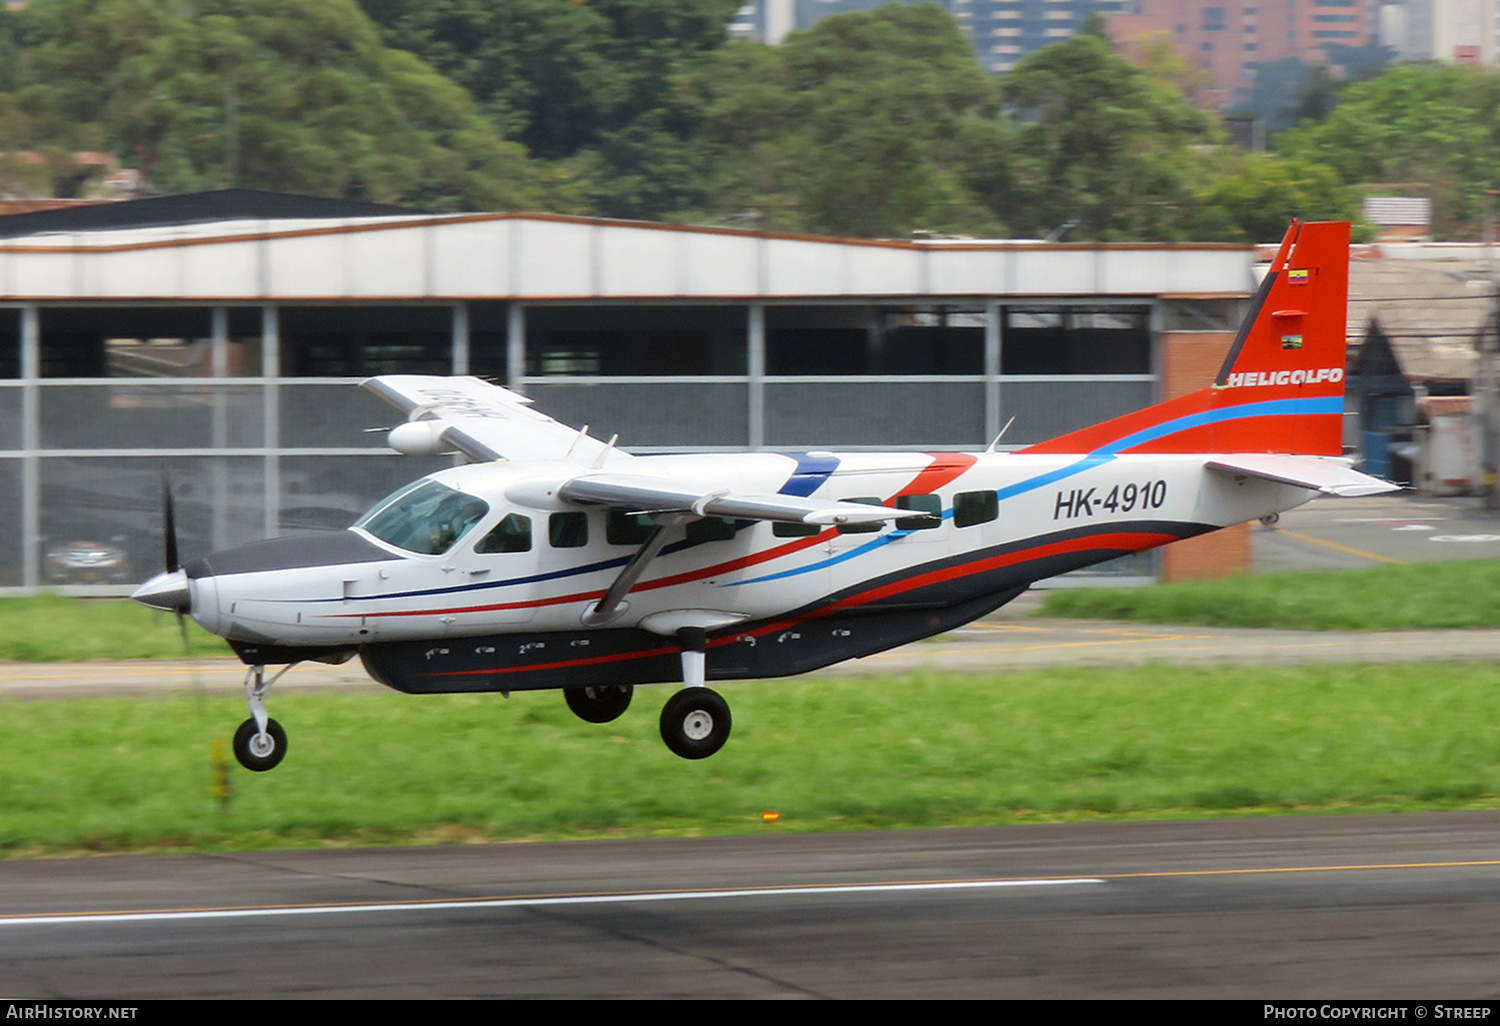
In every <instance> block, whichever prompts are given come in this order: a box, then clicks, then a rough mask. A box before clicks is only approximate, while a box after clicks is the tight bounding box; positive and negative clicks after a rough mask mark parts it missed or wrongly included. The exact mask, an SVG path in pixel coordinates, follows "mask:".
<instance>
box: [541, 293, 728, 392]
mask: <svg viewBox="0 0 1500 1026" xmlns="http://www.w3.org/2000/svg"><path fill="white" fill-rule="evenodd" d="M746 317H747V314H746V313H745V311H744V310H743V309H742V308H735V307H718V306H686V305H685V306H530V307H528V308H527V310H526V374H527V376H528V377H593V376H606V377H608V376H626V377H636V376H640V377H672V376H680V375H719V374H725V375H728V374H744V373H745V369H746V357H745V353H746V343H745V331H746Z"/></svg>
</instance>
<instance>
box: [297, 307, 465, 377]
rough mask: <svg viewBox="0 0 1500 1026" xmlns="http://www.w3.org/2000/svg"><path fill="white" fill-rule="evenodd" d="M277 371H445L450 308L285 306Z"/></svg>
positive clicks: (450, 338)
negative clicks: (279, 369)
mask: <svg viewBox="0 0 1500 1026" xmlns="http://www.w3.org/2000/svg"><path fill="white" fill-rule="evenodd" d="M278 316H279V318H280V333H281V373H282V374H283V375H285V376H286V377H289V378H362V377H369V376H371V375H375V374H448V373H450V372H451V371H452V369H453V310H452V308H451V307H448V306H283V307H282V308H281V309H280V311H279V314H278Z"/></svg>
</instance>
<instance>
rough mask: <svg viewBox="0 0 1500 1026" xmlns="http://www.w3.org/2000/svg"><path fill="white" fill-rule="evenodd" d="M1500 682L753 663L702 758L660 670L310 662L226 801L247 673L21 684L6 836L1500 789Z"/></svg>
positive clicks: (854, 819) (62, 842) (99, 837)
mask: <svg viewBox="0 0 1500 1026" xmlns="http://www.w3.org/2000/svg"><path fill="white" fill-rule="evenodd" d="M1497 685H1500V669H1497V668H1495V667H1491V666H1488V665H1466V664H1437V665H1427V666H1420V667H1411V666H1316V667H1300V668H1271V667H1256V668H1254V669H1243V670H1241V669H1228V668H1219V669H1186V668H1184V669H1177V668H1166V667H1150V668H1144V669H1135V670H1100V669H1090V668H1075V669H1063V670H1049V671H1047V672H1038V673H1018V674H1005V675H994V676H951V675H935V674H928V675H917V676H912V677H907V678H899V679H890V680H884V681H879V682H873V681H870V680H858V681H853V680H837V679H828V678H807V679H803V680H797V681H785V682H760V683H746V684H734V685H728V686H726V687H725V688H724V689H723V690H724V693H725V694H726V696H727V697H728V698H729V700H730V702H731V704H732V706H733V708H734V714H735V727H734V735H733V737H732V738H731V739H730V741H729V744H728V745H727V746H726V747H725V749H724V750H723V751H722V752H720V753H719V754H718V755H716V756H714V757H713V758H711V759H707V760H704V761H702V762H685V761H683V760H680V759H678V758H676V757H675V756H672V755H670V754H669V753H668V752H667V751H666V750H665V748H664V747H663V746H662V744H661V741H660V738H659V737H658V736H657V731H656V718H657V713H658V710H659V708H660V706H661V703H662V702H663V701H664V700H665V698H666V697H667V695H668V693H669V690H668V689H667V688H665V687H660V688H645V689H642V690H641V691H639V692H638V694H637V697H636V704H635V705H634V707H633V708H632V709H631V710H630V711H629V712H627V713H626V714H625V716H624V717H623V718H622V719H621V720H619V721H617V722H616V723H614V724H608V725H603V726H594V725H590V724H585V723H583V722H581V721H579V720H577V719H575V718H574V717H573V716H572V715H571V714H570V713H569V712H568V711H567V710H566V708H565V707H564V705H563V703H562V701H561V698H560V696H559V695H557V694H556V693H535V694H519V695H516V696H514V697H512V698H511V699H509V700H504V699H502V698H500V697H499V696H498V695H473V696H436V697H425V698H417V697H412V696H405V695H399V694H396V693H394V692H392V693H389V694H378V695H339V694H331V693H328V692H326V691H319V692H313V693H303V694H299V693H297V692H296V691H295V689H294V688H295V686H294V685H293V686H292V688H289V689H287V690H284V691H281V692H280V694H279V695H277V696H276V698H275V700H274V702H273V706H274V709H273V712H274V714H275V715H276V717H277V718H278V719H279V720H280V721H281V722H282V723H283V724H285V725H286V727H287V729H288V732H289V735H290V745H289V754H288V757H287V761H286V762H285V763H283V764H282V766H281V767H280V768H278V769H276V770H274V771H272V772H270V773H265V774H251V773H248V772H246V771H244V770H241V769H240V768H239V767H238V766H237V765H234V766H233V767H232V769H231V770H230V772H229V778H230V784H231V787H232V792H233V794H232V799H231V800H230V801H229V803H228V805H227V807H224V806H221V804H220V803H219V801H218V800H217V799H216V798H215V797H214V795H213V793H212V790H213V788H212V785H213V781H214V773H215V770H214V761H213V757H212V751H213V747H214V744H215V741H216V740H217V739H221V738H227V737H228V736H229V734H230V733H231V732H232V731H233V729H234V727H235V726H236V725H237V724H238V722H239V721H240V720H241V719H242V718H243V717H244V715H245V713H244V708H243V703H242V702H241V701H240V700H239V698H238V696H237V695H232V694H218V693H216V694H214V695H211V696H210V695H208V694H197V695H188V696H181V695H164V696H160V697H156V698H151V699H145V700H115V699H79V700H70V701H10V702H5V703H0V718H3V719H0V722H3V724H4V727H3V729H4V735H5V738H6V741H5V744H4V745H3V746H0V810H3V812H0V855H10V856H20V855H34V854H47V853H62V852H75V851H108V852H116V851H146V850H188V849H227V848H240V849H243V848H257V847H289V846H301V845H306V846H312V845H326V844H380V843H423V842H461V841H469V840H523V839H558V838H578V837H601V836H621V837H623V836H653V835H707V834H732V833H747V832H759V831H765V830H773V829H774V830H783V831H784V830H792V831H805V830H841V829H857V828H875V827H935V826H954V825H973V824H1000V823H1016V822H1034V821H1042V820H1049V821H1057V820H1069V819H1078V818H1092V817H1110V818H1166V817H1185V816H1219V815H1226V814H1265V813H1288V812H1304V811H1308V812H1326V811H1355V810H1359V811H1375V810H1400V809H1416V808H1458V807H1465V808H1472V807H1496V806H1500V703H1497V702H1495V701H1494V695H1495V693H1496V688H1497ZM231 758H232V757H231ZM765 810H775V811H777V812H779V813H780V814H781V817H782V818H781V820H780V821H779V822H777V823H775V824H773V825H768V824H765V823H763V822H762V821H761V813H762V812H763V811H765Z"/></svg>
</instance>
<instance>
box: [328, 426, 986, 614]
mask: <svg viewBox="0 0 1500 1026" xmlns="http://www.w3.org/2000/svg"><path fill="white" fill-rule="evenodd" d="M929 455H931V456H932V463H931V464H930V465H929V466H928V467H927V468H926V469H924V470H922V471H920V472H918V474H917V476H916V477H914V478H912V480H911V482H910V483H909V484H908V485H907V486H906V487H905V488H903V489H901V490H900V491H898V492H896V493H895V494H894V495H890V496H887V498H886V500H885V501H886V502H887V503H891V502H894V501H895V500H896V497H897V496H900V495H928V494H931V493H933V492H936V491H937V490H938V489H940V488H942V487H943V486H945V485H947V484H949V483H951V482H952V481H954V480H955V479H956V478H958V477H959V476H960V475H962V474H963V473H964V472H965V471H967V470H968V469H969V468H970V467H972V466H973V465H974V464H975V462H976V461H977V460H978V457H977V456H971V455H969V454H968V453H962V452H947V453H929ZM836 533H837V529H836V528H829V529H828V530H826V531H821V532H819V533H818V534H815V535H812V536H811V537H808V538H798V539H796V540H795V541H790V542H787V543H785V544H783V545H777V546H774V547H772V548H769V549H766V550H765V551H763V552H754V553H751V554H750V555H748V556H741V557H739V558H737V559H731V560H726V561H725V562H723V563H715V564H714V565H713V566H709V567H703V568H702V569H699V570H688V571H684V572H683V573H680V574H672V575H671V576H668V577H658V578H655V579H653V580H649V581H643V582H641V583H640V584H637V585H636V586H635V587H634V588H632V589H630V590H631V592H632V593H635V592H642V591H655V590H656V589H658V588H670V587H672V586H674V585H678V584H690V583H692V582H693V581H701V580H704V579H705V578H708V577H714V576H716V575H718V574H726V573H732V572H733V571H735V570H743V569H744V568H745V567H749V566H755V565H757V564H760V563H765V562H768V561H770V560H773V559H778V558H780V557H782V556H789V555H791V554H792V553H794V552H800V551H802V550H803V549H806V548H810V547H812V546H814V545H817V544H819V543H821V542H825V541H827V540H828V539H829V538H832V537H833V536H834V535H835V534H836ZM603 597H604V589H602V588H601V589H600V590H598V591H582V592H575V593H574V594H572V595H557V596H554V597H552V598H545V599H530V600H527V601H525V602H499V603H494V604H491V605H484V606H458V607H453V608H450V609H416V610H410V611H393V612H384V613H331V614H329V615H327V616H325V617H320V619H331V620H341V619H353V618H357V617H388V616H443V615H449V614H454V613H497V612H503V611H505V610H510V609H531V608H537V609H540V608H542V607H544V606H560V605H567V604H568V603H570V602H585V601H594V600H596V599H600V598H603Z"/></svg>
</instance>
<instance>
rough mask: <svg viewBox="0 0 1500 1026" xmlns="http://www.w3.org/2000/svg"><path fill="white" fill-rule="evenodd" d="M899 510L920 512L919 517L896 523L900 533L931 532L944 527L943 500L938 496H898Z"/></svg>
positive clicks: (902, 519)
mask: <svg viewBox="0 0 1500 1026" xmlns="http://www.w3.org/2000/svg"><path fill="white" fill-rule="evenodd" d="M896 508H897V509H914V510H920V511H921V513H922V515H921V516H917V517H902V518H901V519H900V520H898V521H896V530H898V531H930V530H932V529H933V528H934V527H942V526H943V500H942V499H939V498H938V497H937V496H936V495H898V496H896Z"/></svg>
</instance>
